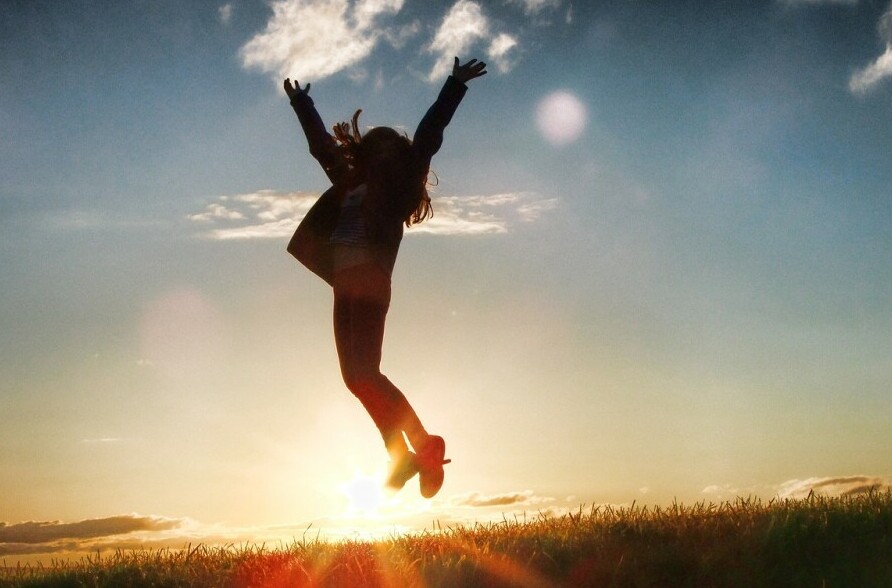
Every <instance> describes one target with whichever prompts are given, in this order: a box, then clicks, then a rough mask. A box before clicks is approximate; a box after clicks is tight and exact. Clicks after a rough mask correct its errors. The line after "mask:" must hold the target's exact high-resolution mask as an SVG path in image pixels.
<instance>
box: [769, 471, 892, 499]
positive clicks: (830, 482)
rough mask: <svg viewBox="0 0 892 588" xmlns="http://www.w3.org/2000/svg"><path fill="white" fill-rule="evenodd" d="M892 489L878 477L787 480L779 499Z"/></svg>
mask: <svg viewBox="0 0 892 588" xmlns="http://www.w3.org/2000/svg"><path fill="white" fill-rule="evenodd" d="M890 489H892V485H890V484H889V482H887V481H886V480H884V479H883V478H879V477H876V476H838V477H832V478H808V479H806V480H787V481H786V482H784V483H783V484H781V485H780V488H779V489H778V491H777V497H778V498H793V499H801V498H807V497H808V495H809V494H810V493H812V492H813V493H815V494H818V495H824V496H850V495H853V494H863V493H865V492H869V491H871V490H878V491H885V490H890Z"/></svg>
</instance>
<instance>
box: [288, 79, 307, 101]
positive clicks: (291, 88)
mask: <svg viewBox="0 0 892 588" xmlns="http://www.w3.org/2000/svg"><path fill="white" fill-rule="evenodd" d="M283 85H284V86H285V93H286V94H288V97H289V98H291V97H292V96H294V95H295V94H298V93H300V92H303V93H304V94H306V93H308V92H309V91H310V84H309V83H307V85H306V87H305V88H303V89H301V87H300V82H298V81H297V80H294V85H292V84H291V78H285V82H284V84H283Z"/></svg>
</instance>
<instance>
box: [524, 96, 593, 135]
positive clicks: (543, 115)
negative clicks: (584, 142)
mask: <svg viewBox="0 0 892 588" xmlns="http://www.w3.org/2000/svg"><path fill="white" fill-rule="evenodd" d="M587 122H588V112H587V109H586V107H585V104H583V103H582V101H581V100H579V98H577V97H576V96H575V95H573V94H571V93H570V92H567V91H566V90H557V91H555V92H552V93H551V94H549V95H548V96H546V97H545V98H543V99H542V100H540V101H539V104H538V105H537V106H536V126H538V127H539V132H540V133H542V137H544V138H545V140H546V141H548V142H549V143H551V144H552V145H554V146H555V147H561V146H563V145H568V144H570V143H572V142H573V141H575V140H576V139H578V138H579V137H580V135H582V132H583V131H584V130H585V126H586V123H587Z"/></svg>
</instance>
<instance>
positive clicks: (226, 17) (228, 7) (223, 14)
mask: <svg viewBox="0 0 892 588" xmlns="http://www.w3.org/2000/svg"><path fill="white" fill-rule="evenodd" d="M217 16H218V17H219V18H220V22H221V23H222V24H223V25H224V26H226V25H229V23H230V22H232V2H227V3H226V4H224V5H223V6H221V7H219V8H218V9H217Z"/></svg>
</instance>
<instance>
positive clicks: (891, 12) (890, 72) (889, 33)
mask: <svg viewBox="0 0 892 588" xmlns="http://www.w3.org/2000/svg"><path fill="white" fill-rule="evenodd" d="M877 28H878V29H879V33H880V37H881V38H882V40H883V41H884V42H885V44H886V50H885V51H884V52H883V53H882V54H881V55H880V56H879V57H877V58H876V59H875V60H874V62H873V63H871V64H870V65H867V66H865V67H863V68H861V69H859V70H857V71H856V72H855V73H853V74H852V77H851V78H850V79H849V90H851V92H852V93H853V94H865V93H866V92H868V91H870V90H872V89H873V88H875V87H876V86H877V85H878V84H879V83H880V82H882V81H883V80H885V79H886V78H889V77H892V3H890V4H889V6H888V8H886V12H885V13H884V14H883V16H882V17H881V18H880V23H879V25H878V27H877Z"/></svg>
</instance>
